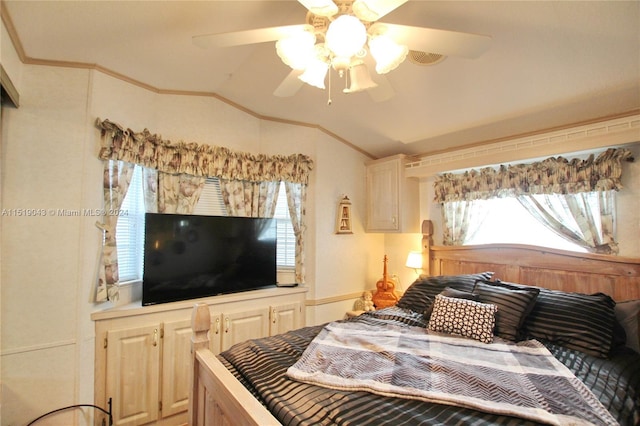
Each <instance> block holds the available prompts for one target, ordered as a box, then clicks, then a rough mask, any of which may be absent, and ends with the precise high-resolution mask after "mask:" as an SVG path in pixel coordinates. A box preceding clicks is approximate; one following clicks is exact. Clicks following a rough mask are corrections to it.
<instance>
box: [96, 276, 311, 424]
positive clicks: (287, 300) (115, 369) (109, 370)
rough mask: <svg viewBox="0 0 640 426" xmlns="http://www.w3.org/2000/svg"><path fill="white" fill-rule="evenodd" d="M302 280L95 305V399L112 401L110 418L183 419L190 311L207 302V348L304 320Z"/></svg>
mask: <svg viewBox="0 0 640 426" xmlns="http://www.w3.org/2000/svg"><path fill="white" fill-rule="evenodd" d="M306 292H307V288H306V287H302V286H301V287H289V288H268V289H260V290H253V291H248V292H242V293H235V294H228V295H221V296H215V297H208V298H201V299H194V300H187V301H180V302H173V303H165V304H159V305H151V306H140V302H138V303H137V304H131V305H127V306H123V307H119V308H114V309H109V310H104V311H98V312H94V313H93V314H92V315H91V319H92V320H93V321H95V333H96V334H95V381H94V392H95V394H94V399H95V403H96V404H97V405H99V406H106V404H107V401H108V400H109V398H112V401H113V415H114V425H142V424H146V423H154V422H155V424H157V425H181V424H186V423H187V409H188V405H189V400H188V398H189V388H190V383H189V380H190V375H191V373H192V367H191V363H192V357H191V353H190V348H191V313H192V311H193V305H194V304H195V303H200V302H204V303H206V304H207V305H209V310H210V313H211V333H212V336H211V337H210V342H211V350H212V351H213V352H214V353H216V354H217V353H219V352H221V351H223V350H225V349H227V348H228V347H230V346H231V345H233V344H235V343H238V342H241V341H244V340H247V339H252V338H258V337H265V336H269V335H275V334H278V333H283V332H285V331H288V330H291V329H294V328H300V327H303V326H304V324H305V318H304V317H305V315H304V301H305V295H306Z"/></svg>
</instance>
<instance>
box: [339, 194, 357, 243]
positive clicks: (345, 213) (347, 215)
mask: <svg viewBox="0 0 640 426" xmlns="http://www.w3.org/2000/svg"><path fill="white" fill-rule="evenodd" d="M336 234H353V228H352V224H351V200H349V197H347V196H346V195H345V196H344V197H343V198H342V200H340V203H339V204H338V215H337V218H336Z"/></svg>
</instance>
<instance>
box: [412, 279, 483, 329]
mask: <svg viewBox="0 0 640 426" xmlns="http://www.w3.org/2000/svg"><path fill="white" fill-rule="evenodd" d="M440 295H442V296H446V297H453V298H454V299H467V300H475V301H476V302H479V301H480V298H479V297H478V295H477V294H474V293H471V292H468V291H464V290H456V289H455V288H451V287H446V288H445V289H444V290H442V291H441V292H440ZM431 312H433V304H431V305H430V306H429V307H427V309H426V310H425V311H424V318H425V320H427V321H429V318H430V317H431Z"/></svg>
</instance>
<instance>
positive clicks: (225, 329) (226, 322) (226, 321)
mask: <svg viewBox="0 0 640 426" xmlns="http://www.w3.org/2000/svg"><path fill="white" fill-rule="evenodd" d="M224 332H225V333H228V332H229V318H225V319H224Z"/></svg>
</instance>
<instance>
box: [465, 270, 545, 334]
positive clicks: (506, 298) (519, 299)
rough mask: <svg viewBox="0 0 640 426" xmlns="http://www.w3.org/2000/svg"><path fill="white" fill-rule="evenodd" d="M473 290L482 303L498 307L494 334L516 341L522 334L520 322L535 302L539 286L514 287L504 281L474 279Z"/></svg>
mask: <svg viewBox="0 0 640 426" xmlns="http://www.w3.org/2000/svg"><path fill="white" fill-rule="evenodd" d="M473 292H474V293H475V294H477V295H478V296H479V301H480V302H482V303H490V304H492V305H496V306H497V307H498V312H497V313H496V327H495V329H494V331H493V332H494V334H495V335H496V336H500V337H502V338H503V339H507V340H512V341H517V340H521V339H522V337H524V336H523V333H522V330H521V329H522V324H523V323H524V320H525V318H526V317H527V315H529V312H531V309H533V306H534V305H535V303H536V299H537V297H538V294H539V293H540V289H539V288H535V287H529V288H527V287H520V288H518V287H516V286H513V285H511V284H509V283H506V282H502V281H499V282H487V281H476V284H475V287H474V289H473Z"/></svg>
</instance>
